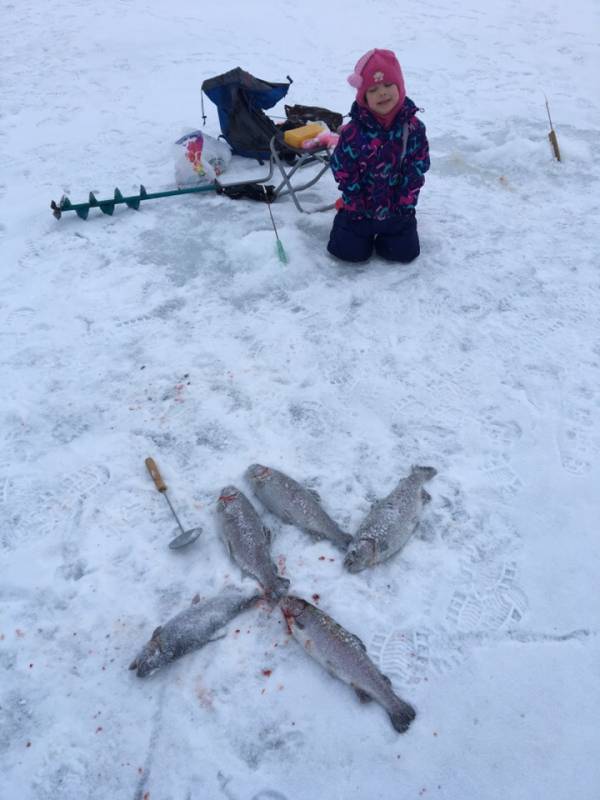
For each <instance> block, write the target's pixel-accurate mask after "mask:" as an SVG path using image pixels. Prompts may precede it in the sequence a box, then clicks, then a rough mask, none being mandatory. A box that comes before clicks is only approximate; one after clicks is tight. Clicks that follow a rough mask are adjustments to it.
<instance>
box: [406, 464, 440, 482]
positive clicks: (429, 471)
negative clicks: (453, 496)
mask: <svg viewBox="0 0 600 800" xmlns="http://www.w3.org/2000/svg"><path fill="white" fill-rule="evenodd" d="M411 472H412V474H413V475H419V476H420V477H421V478H423V480H425V481H430V480H431V479H432V478H434V477H435V476H436V475H437V469H436V468H435V467H419V466H413V468H412V470H411Z"/></svg>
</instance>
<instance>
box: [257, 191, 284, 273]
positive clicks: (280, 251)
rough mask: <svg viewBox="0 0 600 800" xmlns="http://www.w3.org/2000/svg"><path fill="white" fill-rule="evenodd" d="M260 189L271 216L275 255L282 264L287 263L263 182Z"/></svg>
mask: <svg viewBox="0 0 600 800" xmlns="http://www.w3.org/2000/svg"><path fill="white" fill-rule="evenodd" d="M262 189H263V192H264V193H265V201H266V203H267V207H268V209H269V216H270V217H271V225H272V226H273V230H274V231H275V238H276V239H277V256H278V258H279V260H280V261H281V263H282V264H287V263H288V257H287V254H286V252H285V249H284V247H283V244H282V242H281V239H280V238H279V234H278V233H277V225H275V220H274V219H273V212H272V211H271V201H270V200H269V198H268V195H267V189H266V187H265V185H264V184H263V187H262Z"/></svg>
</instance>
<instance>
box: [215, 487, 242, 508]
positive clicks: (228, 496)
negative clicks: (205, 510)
mask: <svg viewBox="0 0 600 800" xmlns="http://www.w3.org/2000/svg"><path fill="white" fill-rule="evenodd" d="M239 496H240V490H239V489H236V488H235V486H225V488H224V489H221V493H220V494H219V499H218V500H217V511H219V512H221V513H222V514H226V513H227V512H228V510H229V509H230V508H231V507H232V505H233V504H234V503H235V501H236V500H237V499H238V497H239Z"/></svg>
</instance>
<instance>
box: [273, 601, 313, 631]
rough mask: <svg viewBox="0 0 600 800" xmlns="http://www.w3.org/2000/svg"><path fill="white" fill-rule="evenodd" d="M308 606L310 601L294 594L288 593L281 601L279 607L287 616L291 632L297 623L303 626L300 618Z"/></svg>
mask: <svg viewBox="0 0 600 800" xmlns="http://www.w3.org/2000/svg"><path fill="white" fill-rule="evenodd" d="M307 606H308V603H307V602H306V600H302V599H301V598H300V597H294V596H293V595H286V596H285V597H282V598H281V600H280V601H279V607H280V608H281V612H282V614H283V616H284V617H285V621H286V623H287V626H288V630H289V632H290V633H292V632H293V628H294V626H295V625H298V627H300V628H301V627H302V624H301V623H300V622H299V619H298V618H299V617H300V616H301V615H302V614H303V613H304V611H305V610H306V608H307Z"/></svg>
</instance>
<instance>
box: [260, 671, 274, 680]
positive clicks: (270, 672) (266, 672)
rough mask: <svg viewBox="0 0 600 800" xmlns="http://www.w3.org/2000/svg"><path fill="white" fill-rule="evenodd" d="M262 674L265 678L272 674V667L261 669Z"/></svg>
mask: <svg viewBox="0 0 600 800" xmlns="http://www.w3.org/2000/svg"><path fill="white" fill-rule="evenodd" d="M262 674H263V675H264V676H265V678H270V677H271V675H272V674H273V670H272V669H263V671H262Z"/></svg>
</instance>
